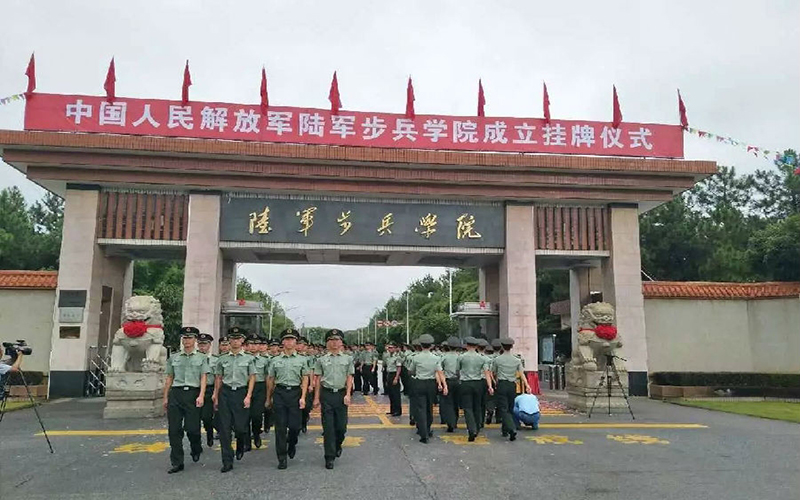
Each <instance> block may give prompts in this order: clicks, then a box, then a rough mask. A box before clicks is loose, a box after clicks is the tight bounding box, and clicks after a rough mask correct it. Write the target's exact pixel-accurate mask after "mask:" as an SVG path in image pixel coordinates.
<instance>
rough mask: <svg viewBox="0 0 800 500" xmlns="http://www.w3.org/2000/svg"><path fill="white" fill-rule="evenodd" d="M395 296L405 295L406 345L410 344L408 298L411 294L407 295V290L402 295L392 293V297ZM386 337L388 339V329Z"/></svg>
mask: <svg viewBox="0 0 800 500" xmlns="http://www.w3.org/2000/svg"><path fill="white" fill-rule="evenodd" d="M396 295H405V296H406V344H408V343H409V342H410V336H411V330H410V329H411V327H410V325H409V324H408V297H409V295H411V294H410V293H408V290H406V291H405V292H403V293H402V294H399V293H393V294H392V297H394V296H396ZM387 319H388V308H387ZM387 337H388V329H387Z"/></svg>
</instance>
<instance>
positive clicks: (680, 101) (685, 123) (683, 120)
mask: <svg viewBox="0 0 800 500" xmlns="http://www.w3.org/2000/svg"><path fill="white" fill-rule="evenodd" d="M678 112H679V113H680V114H681V128H682V129H684V130H686V129H687V128H689V119H688V118H686V106H685V105H684V104H683V98H682V97H681V90H680V89H678Z"/></svg>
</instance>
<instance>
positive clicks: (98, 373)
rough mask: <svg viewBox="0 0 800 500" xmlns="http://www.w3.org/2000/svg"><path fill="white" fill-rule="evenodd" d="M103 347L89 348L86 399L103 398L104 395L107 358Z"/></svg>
mask: <svg viewBox="0 0 800 500" xmlns="http://www.w3.org/2000/svg"><path fill="white" fill-rule="evenodd" d="M107 351H108V350H107V349H106V347H105V346H100V347H98V346H90V347H89V376H88V377H87V379H86V390H85V391H84V395H85V396H86V397H103V396H105V395H106V373H107V372H108V367H109V358H108V357H107V356H106V355H105V353H106V352H107Z"/></svg>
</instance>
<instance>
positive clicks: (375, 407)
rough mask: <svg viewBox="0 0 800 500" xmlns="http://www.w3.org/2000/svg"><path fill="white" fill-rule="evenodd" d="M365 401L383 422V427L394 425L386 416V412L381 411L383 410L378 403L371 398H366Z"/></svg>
mask: <svg viewBox="0 0 800 500" xmlns="http://www.w3.org/2000/svg"><path fill="white" fill-rule="evenodd" d="M364 401H366V402H367V405H369V407H370V409H372V410H374V411H375V413H376V414H377V417H378V418H379V419H380V420H381V423H382V424H383V425H394V424H392V421H391V420H389V417H387V416H386V415H385V414H384V412H383V411H381V408H380V407H379V406H378V403H376V402H375V400H373V399H372V397H371V396H364Z"/></svg>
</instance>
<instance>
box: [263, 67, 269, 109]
mask: <svg viewBox="0 0 800 500" xmlns="http://www.w3.org/2000/svg"><path fill="white" fill-rule="evenodd" d="M267 108H269V95H268V94H267V70H266V69H264V67H263V66H262V67H261V114H262V115H266V114H267Z"/></svg>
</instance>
